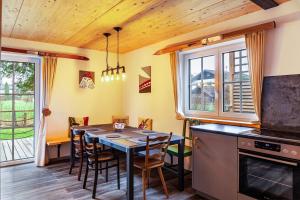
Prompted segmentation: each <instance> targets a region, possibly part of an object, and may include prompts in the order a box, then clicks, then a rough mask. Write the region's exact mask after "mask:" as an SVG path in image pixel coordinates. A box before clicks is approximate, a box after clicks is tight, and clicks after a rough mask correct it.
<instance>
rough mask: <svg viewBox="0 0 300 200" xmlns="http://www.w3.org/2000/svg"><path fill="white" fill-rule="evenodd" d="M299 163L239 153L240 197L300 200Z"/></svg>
mask: <svg viewBox="0 0 300 200" xmlns="http://www.w3.org/2000/svg"><path fill="white" fill-rule="evenodd" d="M299 181H300V168H299V163H298V162H297V161H294V160H290V159H283V158H281V157H280V158H279V157H276V156H273V155H266V154H260V153H256V152H251V151H243V150H239V193H241V194H244V195H246V196H249V197H252V198H254V199H262V200H271V199H272V200H296V199H297V200H298V199H300V182H299Z"/></svg>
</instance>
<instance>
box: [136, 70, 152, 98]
mask: <svg viewBox="0 0 300 200" xmlns="http://www.w3.org/2000/svg"><path fill="white" fill-rule="evenodd" d="M139 93H151V66H147V67H142V68H141V74H140V75H139Z"/></svg>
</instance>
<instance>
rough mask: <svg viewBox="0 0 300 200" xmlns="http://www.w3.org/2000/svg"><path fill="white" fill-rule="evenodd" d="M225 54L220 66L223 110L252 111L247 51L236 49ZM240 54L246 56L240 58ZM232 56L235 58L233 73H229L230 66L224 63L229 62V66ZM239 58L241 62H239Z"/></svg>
mask: <svg viewBox="0 0 300 200" xmlns="http://www.w3.org/2000/svg"><path fill="white" fill-rule="evenodd" d="M240 52H241V53H240ZM225 54H226V55H227V54H228V56H225ZM225 54H223V66H222V67H223V76H224V79H223V112H235V113H254V108H253V100H252V93H251V84H250V74H249V67H248V58H247V51H246V50H238V51H234V52H228V53H225ZM240 55H242V56H246V57H242V58H241V57H240ZM233 56H234V58H235V59H234V64H233V65H234V66H233V67H232V68H234V73H231V71H230V67H228V66H225V65H224V64H225V63H228V62H229V66H230V58H231V57H233ZM240 58H241V63H243V64H241V63H240ZM226 60H227V61H226ZM227 65H228V64H227ZM230 74H231V76H230ZM232 82H234V83H232Z"/></svg>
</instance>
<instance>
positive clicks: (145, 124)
mask: <svg viewBox="0 0 300 200" xmlns="http://www.w3.org/2000/svg"><path fill="white" fill-rule="evenodd" d="M152 122H153V120H152V119H150V118H142V117H139V118H138V128H141V129H144V130H152Z"/></svg>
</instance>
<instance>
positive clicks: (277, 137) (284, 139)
mask: <svg viewBox="0 0 300 200" xmlns="http://www.w3.org/2000/svg"><path fill="white" fill-rule="evenodd" d="M191 129H192V130H194V131H202V132H209V133H215V134H222V135H229V136H236V137H243V138H253V139H258V140H266V141H272V142H278V143H285V144H291V145H297V146H300V133H295V132H290V131H289V130H284V131H278V130H264V129H255V128H248V127H242V126H231V125H222V124H202V125H197V126H191Z"/></svg>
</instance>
